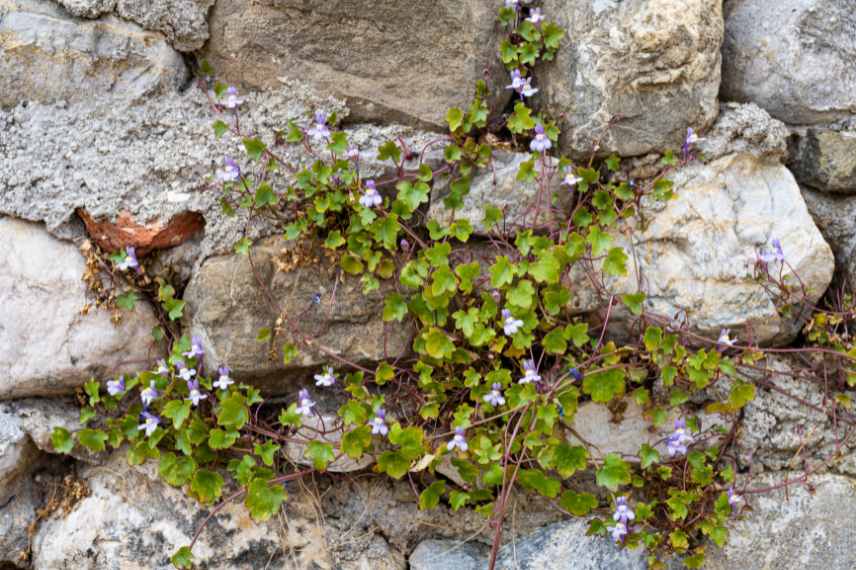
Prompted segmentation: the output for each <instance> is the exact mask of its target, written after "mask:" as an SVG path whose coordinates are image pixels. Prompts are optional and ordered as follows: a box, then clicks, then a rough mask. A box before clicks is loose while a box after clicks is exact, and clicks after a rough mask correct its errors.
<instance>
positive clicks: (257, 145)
mask: <svg viewBox="0 0 856 570" xmlns="http://www.w3.org/2000/svg"><path fill="white" fill-rule="evenodd" d="M244 149H246V151H247V156H248V157H249V158H250V160H259V159H260V158H261V157H262V155H263V154H264V152H265V151H266V150H267V146H266V145H265V143H263V142H262V141H260V140H259V139H257V138H253V139H244Z"/></svg>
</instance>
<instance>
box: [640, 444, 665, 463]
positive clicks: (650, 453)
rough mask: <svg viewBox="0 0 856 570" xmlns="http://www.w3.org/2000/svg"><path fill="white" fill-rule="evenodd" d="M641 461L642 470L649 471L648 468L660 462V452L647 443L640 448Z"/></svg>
mask: <svg viewBox="0 0 856 570" xmlns="http://www.w3.org/2000/svg"><path fill="white" fill-rule="evenodd" d="M639 459H640V465H641V466H642V469H648V467H650V466H651V465H653V464H655V463H657V462H659V461H660V452H659V451H657V450H656V449H654V448H653V447H651V446H650V445H648V444H647V443H643V444H642V447H640V448H639Z"/></svg>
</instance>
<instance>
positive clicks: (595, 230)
mask: <svg viewBox="0 0 856 570" xmlns="http://www.w3.org/2000/svg"><path fill="white" fill-rule="evenodd" d="M586 241H588V242H589V243H590V244H591V254H592V255H593V256H595V257H600V256H601V255H603V254H604V253H606V252H607V250H608V249H609V246H610V245H611V244H612V236H610V235H609V234H608V233H605V232H603V231H602V230H601V229H600V228H599V227H597V226H593V227H592V228H591V229H590V230H589V234H588V237H587V238H586Z"/></svg>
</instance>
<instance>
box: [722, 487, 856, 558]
mask: <svg viewBox="0 0 856 570" xmlns="http://www.w3.org/2000/svg"><path fill="white" fill-rule="evenodd" d="M790 478H791V479H794V476H793V475H791V476H790ZM783 482H784V477H783V476H781V475H770V476H765V477H759V478H757V479H756V480H755V481H753V484H752V485H751V487H758V488H761V487H766V486H772V485H778V484H782V483H783ZM810 483H811V485H812V487H813V488H814V491H813V492H810V491H809V490H808V489H806V488H805V487H803V486H801V485H791V486H790V487H789V488H788V490H787V492H785V490H784V489H780V490H778V491H775V492H771V493H765V494H758V495H752V497H751V499H750V503H751V506H752V509H753V511H752V512H750V513H748V514H746V515H745V516H744V517H741V518H740V519H739V520H738V521H737V522H735V523H734V524H733V525H732V527H731V528H730V530H729V536H728V544H727V545H726V546H725V548H724V549H723V550H721V551H720V550H719V549H716V548H710V549H708V552H709V554H710V556H709V559H708V562H707V565H706V566H705V568H710V569H711V570H731V569H733V568H741V569H743V570H769V569H772V568H775V569H776V570H805V569H815V568H817V569H826V568H828V569H830V570H831V569H835V570H845V569H847V568H854V567H856V548H854V546H856V530H854V528H853V525H851V524H847V521H849V520H850V518H851V516H852V515H851V513H852V512H853V509H854V508H856V487H854V483H853V480H852V479H850V478H847V477H840V476H836V475H821V476H815V477H811V478H810Z"/></svg>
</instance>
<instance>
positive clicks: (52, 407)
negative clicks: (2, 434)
mask: <svg viewBox="0 0 856 570" xmlns="http://www.w3.org/2000/svg"><path fill="white" fill-rule="evenodd" d="M3 417H5V418H7V419H8V420H9V421H10V422H14V424H15V425H16V426H17V429H18V430H19V431H20V432H21V433H23V434H26V436H27V437H28V438H29V440H30V441H31V442H32V443H34V444H35V446H36V448H37V449H38V450H40V451H44V452H46V453H54V449H53V445H52V444H51V432H53V429H54V428H55V427H62V428H65V429H67V430H69V431H75V430H77V429H79V428H80V422H79V418H80V410H79V408H78V406H77V405H76V404H74V403H72V402H71V401H67V400H58V399H44V398H25V399H21V400H11V401H6V402H0V418H3Z"/></svg>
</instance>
